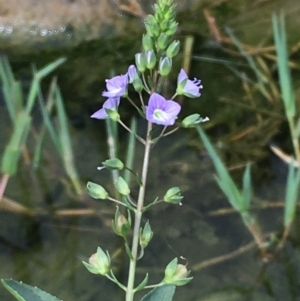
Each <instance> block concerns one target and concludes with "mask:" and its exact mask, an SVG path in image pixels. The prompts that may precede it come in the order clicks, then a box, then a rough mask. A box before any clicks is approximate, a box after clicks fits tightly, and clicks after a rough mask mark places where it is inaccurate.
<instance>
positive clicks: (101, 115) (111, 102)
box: [91, 97, 120, 119]
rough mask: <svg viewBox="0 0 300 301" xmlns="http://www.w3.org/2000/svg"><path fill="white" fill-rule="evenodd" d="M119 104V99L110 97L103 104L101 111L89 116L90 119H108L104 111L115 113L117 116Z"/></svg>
mask: <svg viewBox="0 0 300 301" xmlns="http://www.w3.org/2000/svg"><path fill="white" fill-rule="evenodd" d="M119 104H120V97H110V98H108V99H107V100H106V101H105V102H104V103H103V106H102V109H100V110H98V111H97V112H95V113H94V114H93V115H91V118H96V119H106V118H107V117H108V114H107V112H106V110H105V109H109V110H112V111H115V112H114V113H116V114H118V112H117V109H118V106H119ZM116 114H115V115H116ZM110 115H111V114H110ZM118 115H119V114H118ZM110 117H111V116H110Z"/></svg>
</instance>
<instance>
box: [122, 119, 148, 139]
mask: <svg viewBox="0 0 300 301" xmlns="http://www.w3.org/2000/svg"><path fill="white" fill-rule="evenodd" d="M118 122H119V123H120V124H121V126H122V127H123V128H125V129H126V130H127V131H128V132H129V133H131V134H132V135H134V137H135V138H136V139H137V140H139V141H140V142H141V143H143V144H144V145H145V144H146V141H145V140H144V139H143V138H141V137H140V136H139V135H137V134H136V133H134V132H133V131H132V130H131V129H130V128H129V127H128V126H127V125H126V124H125V123H124V122H123V121H122V120H119V121H118Z"/></svg>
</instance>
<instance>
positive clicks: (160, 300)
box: [141, 285, 176, 301]
mask: <svg viewBox="0 0 300 301" xmlns="http://www.w3.org/2000/svg"><path fill="white" fill-rule="evenodd" d="M175 288H176V287H175V285H163V286H159V287H156V288H155V289H153V290H152V291H150V292H149V293H148V294H147V295H145V296H144V297H143V298H142V299H141V301H171V300H172V299H173V296H174V293H175Z"/></svg>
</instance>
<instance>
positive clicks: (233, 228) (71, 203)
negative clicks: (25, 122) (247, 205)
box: [0, 1, 300, 301]
mask: <svg viewBox="0 0 300 301" xmlns="http://www.w3.org/2000/svg"><path fill="white" fill-rule="evenodd" d="M199 2H200V1H199ZM283 2H284V4H285V5H284V7H283V8H284V9H285V11H286V12H287V16H288V18H287V26H288V37H289V41H290V44H291V45H294V44H295V43H296V41H297V37H295V36H294V35H295V34H294V32H295V31H294V28H295V26H298V22H299V18H295V15H296V14H297V13H296V12H297V11H299V5H298V2H296V1H276V2H272V1H265V2H262V3H260V2H257V3H256V4H255V3H254V4H253V5H248V4H243V5H240V6H238V5H236V3H235V2H234V1H232V2H231V1H228V2H226V1H225V2H224V4H223V5H222V4H220V5H218V6H216V7H213V8H211V13H214V14H215V15H216V16H217V17H218V19H217V20H218V22H220V23H219V26H220V30H221V31H222V30H223V26H225V25H228V26H230V27H231V28H233V29H234V33H235V34H236V35H237V37H238V38H239V39H240V40H241V41H242V42H243V43H245V44H247V43H249V44H250V45H254V46H257V45H260V46H259V47H263V46H267V45H272V44H273V42H272V36H271V33H272V29H271V28H272V27H271V22H270V16H271V13H272V12H274V11H277V10H278V9H279V8H282V6H283V5H282V4H283ZM200 4H201V3H200ZM203 5H204V7H205V4H203ZM204 7H203V6H201V5H200V8H199V10H197V11H195V12H193V13H191V12H190V11H188V10H187V12H186V13H184V12H183V13H180V14H179V16H178V17H179V20H181V21H182V23H181V24H182V25H181V27H180V31H179V36H178V38H179V39H180V40H181V41H182V42H183V41H184V39H185V37H186V36H187V35H193V36H194V38H195V43H194V48H193V58H192V60H191V70H190V74H191V76H195V77H198V78H200V79H201V80H202V83H203V85H204V89H203V94H202V96H201V98H200V99H193V100H183V112H182V116H185V115H188V114H190V113H193V112H199V113H201V115H203V116H209V117H210V119H211V121H210V122H209V123H207V125H206V126H207V131H208V132H209V134H210V135H211V137H212V139H213V141H214V143H215V145H216V147H217V148H218V150H219V152H220V153H221V154H222V157H223V159H224V161H225V162H226V164H227V166H229V167H231V168H233V169H234V171H233V175H234V177H235V178H236V179H239V178H240V175H241V171H242V168H243V165H244V164H245V163H246V162H247V161H251V162H252V163H253V164H252V175H253V183H254V189H255V191H254V192H255V199H254V202H255V204H256V205H260V204H261V203H262V201H265V202H267V203H268V204H269V207H268V208H267V209H259V210H255V211H254V213H255V216H256V218H257V220H258V222H259V224H260V226H261V228H262V230H263V232H264V233H266V234H268V233H271V232H277V231H280V230H281V225H282V219H283V214H282V212H283V207H282V206H279V207H272V204H273V203H275V202H283V200H284V189H285V180H286V174H287V166H286V165H285V164H284V163H282V162H281V161H280V160H279V159H278V158H276V157H274V156H273V155H272V154H271V152H270V151H269V148H268V145H269V143H270V142H271V141H275V142H277V143H282V144H283V145H284V146H285V147H286V148H287V150H289V148H290V144H289V139H288V132H287V131H286V125H285V122H284V118H283V117H282V106H281V104H280V103H279V102H276V100H274V102H273V103H272V102H270V101H269V100H267V99H266V98H265V97H263V96H262V95H261V94H260V93H259V92H257V91H253V90H252V92H251V93H252V95H253V96H254V104H255V105H253V103H251V101H250V102H249V99H247V97H246V93H245V90H244V89H243V85H242V84H243V82H242V80H241V77H242V74H247V76H249V77H250V78H251V79H253V80H254V78H255V77H254V75H253V73H252V72H251V70H250V68H249V67H248V66H247V63H246V62H245V60H243V59H242V58H241V57H240V56H238V55H236V54H235V53H231V52H230V51H228V50H234V47H232V46H228V47H227V46H226V45H222V46H221V45H220V44H216V43H213V39H212V37H211V35H210V34H209V29H208V26H207V23H206V22H205V19H204V17H203V13H202V10H203V8H204ZM208 8H209V7H208ZM135 22H136V31H135V34H134V35H132V34H131V35H130V34H129V35H128V36H126V38H124V37H122V38H120V37H114V38H111V39H105V40H103V39H101V40H99V41H97V40H96V41H91V42H88V43H84V44H82V45H80V46H79V47H77V48H75V49H71V50H67V51H61V50H56V51H49V52H47V51H45V52H43V53H42V54H41V55H40V56H36V55H20V54H19V55H16V53H14V54H13V55H11V56H10V58H11V61H12V63H13V68H14V70H15V72H16V74H17V76H18V77H20V78H22V79H24V85H25V87H26V84H28V73H27V70H28V65H29V62H31V61H34V62H36V64H37V66H38V67H41V66H43V65H44V64H45V63H46V62H50V61H51V60H54V59H56V58H57V57H58V56H61V55H62V54H63V55H64V56H67V58H68V61H67V62H66V63H65V64H64V65H63V66H62V67H60V68H59V70H57V71H55V75H58V82H59V85H60V87H61V89H62V94H63V97H64V100H65V103H66V108H67V112H68V115H69V120H70V129H71V132H72V143H73V149H74V154H75V159H76V160H75V164H76V167H77V169H78V173H79V175H80V179H81V181H82V185H83V186H84V185H85V183H86V182H87V181H88V180H92V181H94V182H97V183H101V184H102V185H103V186H106V187H108V188H111V184H110V183H111V182H110V174H109V173H108V172H107V171H101V172H100V171H98V170H97V169H96V167H97V166H99V164H100V163H101V162H102V161H104V160H105V159H106V158H107V157H108V155H107V145H106V140H105V139H106V133H105V127H104V122H101V121H98V120H91V119H90V118H89V116H90V114H91V113H93V112H94V111H95V110H97V109H98V108H99V107H100V106H101V102H102V101H103V98H102V97H101V92H102V90H103V89H104V84H103V80H104V79H105V78H109V77H110V74H111V73H115V74H119V73H124V72H126V69H127V66H128V65H129V64H130V63H133V59H132V58H133V57H134V54H135V53H136V52H138V51H139V49H140V48H139V47H140V46H139V39H138V37H139V36H140V35H141V33H142V32H143V29H142V23H141V22H140V21H139V20H136V21H135ZM262 28H263V29H264V30H262ZM139 31H140V32H139ZM261 45H263V46H261ZM225 46H226V47H225ZM182 59H183V55H181V56H179V57H178V59H177V60H176V61H175V68H177V69H179V68H180V66H181V64H182ZM264 59H265V58H264ZM212 60H213V61H212ZM266 62H267V65H268V66H269V67H270V68H272V66H274V62H272V60H271V61H267V59H266ZM271 76H272V78H273V79H274V81H275V82H276V73H272V74H271ZM175 85H176V72H175V74H174V76H173V78H171V79H170V82H169V85H168V89H169V90H170V91H171V90H172V88H174V87H175ZM46 87H47V81H46V82H45V87H44V88H46ZM25 89H26V88H25ZM45 91H46V90H45ZM167 92H168V91H167ZM170 93H171V92H170ZM243 105H246V107H245V106H244V107H243ZM251 106H252V107H251ZM253 106H254V107H255V109H253ZM0 107H1V111H0V125H1V126H0V128H1V129H2V130H1V131H0V138H1V141H2V143H0V151H1V153H2V152H3V150H4V147H5V143H6V141H8V139H9V135H10V133H11V126H10V125H9V126H8V124H10V123H9V120H8V117H7V111H6V108H5V106H4V102H3V101H2V100H1V102H0ZM249 107H251V108H250V109H249ZM122 110H123V111H121V112H122V113H123V115H122V116H124V120H125V121H126V122H127V123H128V122H129V120H130V116H131V113H132V111H131V109H130V107H129V106H126V105H124V107H123V109H122ZM263 110H264V111H263ZM36 120H37V121H36V123H35V126H36V127H38V126H39V124H40V116H39V113H38V111H36ZM138 127H139V129H140V131H141V132H142V131H144V127H145V125H144V123H143V121H142V120H138ZM245 132H246V134H243V133H245ZM278 133H279V134H278ZM280 133H282V134H281V135H280ZM126 140H127V135H126V133H125V132H122V131H121V132H120V141H121V142H120V143H121V146H120V150H123V149H125V147H126ZM28 145H29V153H30V155H32V152H33V146H34V142H33V140H32V139H31V140H29V144H28ZM45 148H46V150H47V152H48V154H50V160H49V157H46V158H44V159H43V162H42V164H41V165H40V166H39V167H38V168H36V169H35V170H34V169H32V168H31V166H28V165H26V164H25V163H24V162H22V163H20V170H19V172H18V174H17V175H16V176H15V177H13V178H12V179H10V181H9V184H8V188H7V191H6V193H5V196H6V197H9V198H10V199H11V200H14V201H17V202H19V203H21V204H23V205H25V206H28V207H30V208H34V209H35V210H40V211H41V209H42V210H43V212H44V213H43V214H36V215H35V216H26V215H22V214H19V213H15V212H9V211H5V210H2V211H1V212H0V266H1V269H0V277H1V278H14V279H17V280H22V281H24V282H26V283H28V284H31V285H36V286H38V287H40V288H42V289H44V290H46V291H48V292H50V293H51V294H53V295H56V296H57V297H59V298H60V299H62V300H83V301H85V300H86V301H92V300H103V301H105V300H122V299H123V296H122V292H120V290H119V289H118V288H116V286H115V285H114V284H111V283H110V282H109V281H108V280H106V279H104V278H101V277H96V276H95V275H92V274H89V273H88V272H87V270H86V269H85V268H84V267H83V265H82V264H81V261H82V260H87V258H88V257H89V256H90V255H91V254H92V253H94V252H95V250H96V248H97V246H99V245H100V246H101V247H102V248H103V249H107V250H109V252H110V254H114V255H113V256H112V257H113V260H112V263H113V267H114V268H115V270H116V274H117V275H118V276H119V277H120V279H123V280H124V281H125V278H126V270H127V262H126V260H124V257H123V255H122V253H120V252H118V251H119V250H120V248H122V241H121V240H119V239H118V238H116V237H115V235H114V234H113V232H112V230H111V228H110V221H111V219H112V216H113V214H114V209H115V207H114V205H111V204H109V203H108V202H94V201H93V200H91V199H89V198H87V197H82V198H78V197H76V195H75V193H74V191H73V190H72V186H71V185H70V183H69V182H68V178H67V176H66V174H65V171H64V168H63V166H62V164H61V161H60V158H59V156H58V155H57V154H56V152H55V149H54V147H53V145H52V144H51V142H50V141H47V143H46V147H45ZM141 151H142V149H141V148H140V147H138V149H137V154H136V160H135V168H136V169H139V167H140V163H141V161H142V152H141ZM120 156H121V157H122V156H124V153H123V152H121V154H120ZM213 173H214V169H213V166H212V163H211V161H210V159H209V157H208V156H207V154H206V152H205V151H204V150H203V148H202V146H201V143H200V141H199V139H198V138H197V135H196V133H195V132H194V131H193V130H190V131H188V130H180V131H179V132H177V133H176V134H174V135H172V136H170V137H167V138H165V139H164V140H162V141H161V142H160V143H159V144H158V145H157V146H156V147H155V148H154V150H153V154H152V159H151V162H150V176H149V183H148V196H147V200H148V201H150V200H152V199H153V198H155V197H156V196H157V195H163V194H164V193H165V191H166V190H167V189H168V188H169V187H171V186H180V187H181V189H182V191H183V194H184V196H185V198H184V201H183V206H165V205H159V206H157V207H155V208H154V210H153V211H150V212H149V213H147V214H146V215H145V218H146V219H149V220H150V223H151V225H152V227H153V230H154V238H153V241H152V242H151V244H150V246H149V248H147V249H146V254H145V257H144V258H143V259H142V260H141V261H140V262H139V268H138V278H141V279H142V278H143V276H144V275H145V273H146V272H150V282H149V283H154V282H156V281H160V280H161V278H162V277H163V270H164V267H165V266H166V264H167V263H168V262H169V261H171V260H172V259H173V258H174V257H179V256H183V257H185V258H186V259H187V261H188V262H189V265H188V266H189V267H191V268H193V267H194V268H196V267H197V265H198V263H200V262H204V261H206V260H209V259H212V258H216V257H218V256H221V255H224V254H227V253H230V252H233V251H235V250H237V249H239V248H240V247H242V246H245V245H247V244H249V243H251V242H253V238H252V237H251V235H250V234H249V232H248V231H247V229H246V228H245V227H244V226H243V223H242V221H241V219H240V217H239V216H238V215H237V214H236V213H232V212H229V213H227V214H224V215H212V214H211V212H212V211H216V210H218V209H220V208H228V207H229V205H228V202H227V200H226V199H225V198H224V196H223V195H222V193H221V192H220V190H219V189H218V187H217V185H216V183H215V179H214V174H213ZM133 192H134V193H135V192H136V191H135V190H134V189H133ZM78 208H83V209H89V208H90V209H98V213H97V214H93V215H84V216H75V217H74V216H64V217H57V216H54V214H53V212H54V211H55V210H57V209H78ZM298 226H299V219H297V221H296V223H295V227H294V228H293V230H292V233H291V235H290V237H289V239H288V242H287V244H286V247H285V248H284V249H283V251H282V253H281V255H280V256H279V257H278V258H276V260H274V261H271V262H270V263H268V264H265V263H264V262H263V260H262V258H261V256H260V254H259V251H258V249H257V248H256V247H255V246H254V247H252V248H249V250H248V251H247V252H244V253H241V254H239V255H236V256H233V257H232V258H231V259H228V260H224V261H222V262H220V263H218V264H215V265H209V266H208V267H206V268H203V269H199V268H198V269H196V270H195V271H194V272H193V276H194V280H193V281H192V282H191V283H190V284H188V285H187V286H184V287H181V288H178V290H177V292H176V297H175V300H187V301H189V300H191V301H192V300H205V301H215V300H216V301H218V300H222V301H224V300H225V301H226V300H228V301H229V300H230V301H232V300H253V301H260V300H299V296H300V285H299V276H300V275H299V274H300V265H299V256H300V253H299V233H298V228H299V227H298ZM183 262H185V261H183ZM0 298H1V300H13V297H10V296H9V294H8V293H6V291H5V290H4V289H3V288H0ZM137 299H138V298H137Z"/></svg>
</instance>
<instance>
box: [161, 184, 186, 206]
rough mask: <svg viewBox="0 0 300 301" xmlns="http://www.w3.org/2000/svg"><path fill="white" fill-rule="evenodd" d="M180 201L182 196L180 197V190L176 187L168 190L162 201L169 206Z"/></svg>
mask: <svg viewBox="0 0 300 301" xmlns="http://www.w3.org/2000/svg"><path fill="white" fill-rule="evenodd" d="M182 199H183V196H182V195H181V192H180V189H179V188H178V187H172V188H170V189H169V190H168V191H167V192H166V194H165V196H164V201H165V202H166V203H171V204H179V203H180V202H181V200H182Z"/></svg>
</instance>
